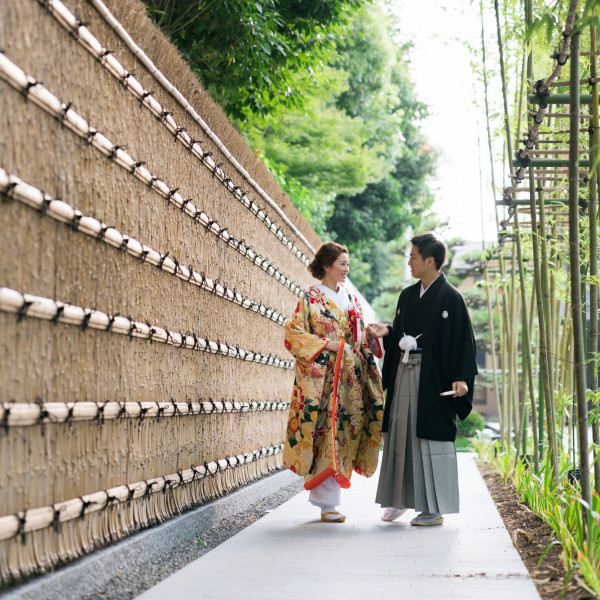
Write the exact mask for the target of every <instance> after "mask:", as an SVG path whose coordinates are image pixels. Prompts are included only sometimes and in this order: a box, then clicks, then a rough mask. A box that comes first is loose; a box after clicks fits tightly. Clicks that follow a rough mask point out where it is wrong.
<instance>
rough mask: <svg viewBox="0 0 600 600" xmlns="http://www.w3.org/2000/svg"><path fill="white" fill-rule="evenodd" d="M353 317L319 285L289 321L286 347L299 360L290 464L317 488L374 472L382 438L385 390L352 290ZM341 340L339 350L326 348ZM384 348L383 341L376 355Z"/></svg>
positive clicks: (285, 457)
mask: <svg viewBox="0 0 600 600" xmlns="http://www.w3.org/2000/svg"><path fill="white" fill-rule="evenodd" d="M349 300H350V302H351V304H352V308H351V309H350V310H348V316H346V314H345V313H344V312H343V311H342V310H340V309H339V308H338V307H337V306H336V304H335V303H334V302H333V301H332V300H330V299H329V298H328V297H327V296H326V295H325V294H323V292H321V291H320V290H319V289H317V288H316V287H311V288H310V290H309V291H308V292H307V293H306V294H305V295H304V297H303V298H302V299H301V300H300V302H299V303H298V306H297V307H296V311H295V313H294V314H293V316H292V317H291V319H290V320H289V321H288V322H287V324H286V327H285V347H286V348H287V349H288V350H289V351H290V352H291V353H292V354H293V356H294V358H295V359H296V380H295V382H294V390H293V393H292V400H291V406H290V413H289V420H288V426H287V435H286V440H285V448H284V451H283V463H284V465H285V466H286V467H287V468H289V469H291V470H292V471H294V472H295V473H298V474H299V475H303V476H304V481H305V483H304V487H305V488H306V489H307V490H311V489H313V488H315V487H316V486H318V485H320V484H321V483H323V482H324V481H325V480H326V479H328V478H329V477H332V476H333V477H334V478H335V479H336V480H337V481H338V483H339V484H340V486H341V487H343V488H348V487H350V477H351V476H352V471H353V470H354V471H356V472H357V473H359V474H361V475H364V476H366V477H370V476H371V475H373V473H374V472H375V469H376V467H377V460H378V457H379V447H380V443H381V423H382V419H383V389H382V385H381V376H380V374H379V369H378V368H377V366H376V364H375V360H374V359H373V352H372V350H371V348H370V347H369V345H368V344H366V343H361V341H360V339H358V341H356V339H357V338H359V337H360V320H361V319H362V313H361V310H360V305H359V303H358V301H357V299H356V298H352V297H351V296H350V295H349ZM338 340H340V341H341V343H340V349H339V351H338V352H337V353H336V352H329V351H327V350H325V349H324V348H325V346H326V345H327V343H328V342H329V341H338ZM380 356H381V347H380V346H379V345H378V341H377V357H378V358H379V357H380Z"/></svg>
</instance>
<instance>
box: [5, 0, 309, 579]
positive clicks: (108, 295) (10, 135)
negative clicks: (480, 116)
mask: <svg viewBox="0 0 600 600" xmlns="http://www.w3.org/2000/svg"><path fill="white" fill-rule="evenodd" d="M58 6H59V3H58V2H53V1H52V0H47V1H46V2H38V1H37V0H4V1H3V2H2V3H0V49H2V50H3V51H4V52H3V54H1V55H0V59H1V60H0V65H1V67H2V68H1V69H0V72H1V73H0V190H1V191H2V194H3V195H2V201H1V203H0V230H1V232H2V233H1V238H0V239H1V244H0V250H1V252H2V259H1V260H0V402H1V403H2V405H1V406H0V426H1V430H0V449H1V456H2V461H1V463H0V578H1V581H2V583H5V584H6V583H9V582H11V581H15V580H20V579H23V578H26V577H28V576H29V575H31V574H33V573H39V572H44V571H45V570H47V569H49V568H52V567H54V566H55V565H58V564H61V563H63V562H67V561H69V560H72V559H73V558H75V557H77V556H80V555H81V554H83V553H85V552H89V551H91V550H92V549H94V548H96V547H100V546H102V545H104V544H106V543H107V542H109V541H111V540H115V539H118V538H119V537H123V536H124V535H127V534H129V533H131V532H133V531H136V530H137V529H139V528H142V527H145V526H148V525H149V524H152V523H155V522H158V521H161V520H164V519H168V518H170V517H171V516H173V515H175V514H177V513H178V512H179V511H181V510H183V509H185V508H188V507H190V506H193V505H196V504H199V503H201V502H203V501H205V500H207V499H211V498H215V497H217V496H219V495H220V494H223V493H226V492H227V491H229V490H231V489H233V488H234V487H236V486H239V485H243V484H244V483H246V482H248V481H251V480H252V479H254V478H257V477H261V476H263V475H265V474H267V473H268V472H270V471H272V470H273V469H276V468H278V467H279V465H280V454H278V452H279V449H280V448H279V446H278V445H279V444H280V443H281V442H282V439H283V430H284V427H285V422H286V415H287V402H288V400H289V393H290V390H291V386H292V381H293V377H294V375H293V370H292V369H291V368H290V367H291V366H292V365H291V361H289V359H290V356H289V355H288V354H286V352H285V350H284V348H283V344H282V336H283V327H282V322H283V319H284V317H286V316H287V315H288V314H289V313H290V312H291V311H292V310H293V308H294V306H295V303H296V302H297V300H298V293H299V289H306V288H307V287H308V285H309V284H310V283H311V280H310V278H309V275H308V273H307V270H306V266H305V261H303V260H301V258H299V256H298V255H299V254H303V255H305V256H308V257H310V256H311V255H312V252H311V251H310V247H309V245H307V244H306V243H304V242H303V241H302V239H301V237H302V236H299V235H298V234H297V232H295V231H294V229H293V227H292V228H291V227H288V226H287V225H286V224H285V223H284V222H283V221H282V219H281V218H279V217H278V216H277V215H276V214H275V213H274V211H273V210H272V209H270V208H269V207H266V212H267V213H268V214H269V216H270V217H271V218H272V219H273V221H274V222H275V224H276V225H277V227H278V228H279V227H280V229H276V228H275V226H274V227H273V228H272V229H273V230H275V231H277V233H278V235H275V234H274V233H273V230H269V229H268V228H267V226H266V225H265V224H264V223H263V222H262V221H261V220H260V219H259V218H257V217H256V216H255V215H254V214H253V213H252V211H251V210H249V209H248V208H247V207H245V206H244V204H243V203H242V202H241V201H240V200H239V196H240V194H241V190H243V191H247V192H248V195H247V196H246V198H251V199H254V200H255V201H256V203H257V204H258V205H260V206H265V202H264V201H263V200H262V199H261V198H260V196H259V195H258V194H257V193H256V191H255V190H253V189H252V188H251V187H250V186H249V185H248V183H247V182H245V181H244V179H243V177H242V176H241V175H240V173H239V172H238V171H237V170H236V169H235V168H234V167H233V166H232V165H231V164H230V162H229V161H228V159H227V158H226V157H225V156H224V155H223V154H222V152H221V151H220V150H219V148H217V147H216V146H215V144H214V143H213V142H211V141H210V140H208V138H207V136H206V133H205V132H204V131H202V130H201V128H200V126H199V125H198V124H197V123H196V122H195V121H194V120H193V119H192V118H191V117H190V116H189V115H188V114H187V113H186V112H185V111H184V110H183V108H182V107H181V106H180V105H179V104H178V103H177V102H175V101H174V99H173V98H172V97H171V96H170V95H169V93H167V92H166V91H165V90H164V89H163V88H162V87H161V86H160V85H159V84H158V83H157V81H156V80H155V79H154V78H153V77H152V75H151V74H150V72H149V71H148V69H147V68H146V67H145V66H144V65H142V64H141V63H140V61H139V60H138V59H137V58H136V57H135V56H134V55H133V54H132V52H131V51H130V50H128V49H127V47H126V46H125V45H124V43H123V42H122V41H121V39H120V38H119V37H118V36H117V35H116V34H115V32H114V31H113V29H112V28H111V27H109V26H108V25H107V23H106V22H105V20H104V19H103V18H102V17H101V16H100V14H99V13H98V12H97V11H96V9H95V8H94V7H93V5H92V3H91V2H87V1H85V0H65V2H64V6H65V7H66V9H67V10H68V11H70V13H72V14H73V15H77V16H78V18H79V19H80V23H79V24H81V22H83V23H85V24H86V28H87V29H85V31H89V33H90V34H91V35H92V36H94V38H95V39H96V40H97V41H98V42H99V44H101V46H102V47H104V48H105V49H109V50H111V51H112V54H111V55H110V56H112V57H114V58H115V59H116V60H117V61H118V62H119V63H120V64H121V65H122V66H123V67H124V68H125V69H126V70H127V72H129V73H131V74H132V75H130V76H128V77H124V78H121V80H119V78H118V77H116V76H115V74H114V72H111V71H110V70H109V69H108V68H107V64H108V62H109V61H108V56H109V55H108V54H107V53H103V54H102V55H101V56H100V57H98V56H94V52H93V49H92V48H90V47H89V46H86V45H85V44H84V43H83V42H82V40H83V37H84V36H83V32H84V28H80V27H79V25H77V26H76V27H70V26H69V24H68V22H65V21H64V20H63V21H61V20H60V19H59V18H57V12H56V9H57V7H58ZM60 6H63V5H60ZM107 6H108V8H109V9H110V10H111V11H112V12H113V14H114V16H115V17H116V18H117V19H118V21H120V23H121V24H122V25H123V26H124V28H125V29H126V30H127V31H128V32H129V33H130V34H131V36H132V38H133V40H134V41H135V42H136V43H137V44H139V46H140V47H141V48H142V49H143V50H144V51H145V52H146V53H147V54H148V56H149V57H150V58H151V59H152V60H153V61H154V63H155V64H156V66H157V67H158V69H160V71H162V73H164V74H165V76H166V77H167V78H168V79H169V80H170V81H171V82H172V83H173V84H174V85H175V86H176V87H177V88H178V89H179V90H180V91H181V92H182V94H183V95H184V96H185V97H186V98H187V99H189V100H190V102H191V104H192V105H193V107H194V108H195V110H196V111H197V112H198V113H199V114H200V115H201V116H202V118H203V119H204V120H205V121H206V122H207V123H208V125H209V126H210V128H211V129H212V130H213V131H214V132H215V134H216V135H217V136H218V137H219V138H220V140H221V141H222V142H223V143H224V144H225V146H226V147H227V148H228V149H229V150H230V151H231V153H232V154H233V155H234V156H235V157H236V159H237V160H238V161H239V162H240V163H241V164H242V165H243V166H244V168H245V169H246V170H247V171H248V172H249V173H250V175H251V177H252V178H253V179H254V180H255V181H256V182H257V183H258V184H259V185H260V186H261V187H262V188H263V190H264V191H265V192H266V194H268V195H269V196H270V197H271V198H273V199H274V200H275V201H276V202H277V203H278V204H279V205H280V206H281V207H282V208H283V209H284V210H285V213H286V214H287V217H288V218H289V219H290V221H291V222H292V223H293V225H294V226H295V227H297V228H298V229H299V230H300V231H301V233H302V235H304V236H306V237H307V238H308V240H309V242H310V245H313V246H317V245H318V244H319V240H318V238H317V236H316V235H315V233H314V231H312V230H311V229H310V227H309V226H308V225H307V223H306V222H305V221H304V220H303V219H302V217H301V216H300V215H299V214H298V213H297V211H295V210H294V208H293V207H292V206H291V205H290V204H289V201H288V200H287V199H286V197H285V196H284V195H283V193H282V191H281V190H280V189H279V188H278V186H277V185H276V184H275V183H274V181H273V180H272V179H271V177H270V176H269V174H268V172H267V171H266V170H265V168H264V167H263V166H262V165H261V163H260V162H259V161H258V160H257V159H256V157H255V156H254V155H253V154H252V151H251V150H250V149H249V148H248V147H247V146H246V144H245V143H244V141H243V139H242V138H241V136H240V135H239V134H238V132H236V130H235V129H234V128H233V127H232V126H231V124H230V123H229V122H228V121H227V119H226V118H225V117H224V115H223V113H222V112H221V110H220V109H219V108H218V106H216V105H215V104H214V103H213V102H212V101H211V100H210V98H209V97H208V95H207V94H206V92H205V91H204V90H202V88H201V86H200V85H199V83H198V81H197V80H196V78H195V77H194V76H193V75H192V73H191V72H190V70H189V68H188V67H187V65H186V64H185V63H184V62H183V61H182V60H181V59H180V58H179V56H178V55H177V52H176V50H175V49H174V48H173V47H172V46H171V45H170V43H169V42H168V41H167V40H165V39H164V37H163V36H162V35H161V33H160V32H159V31H157V30H156V29H155V28H154V27H153V25H152V23H151V22H150V21H149V19H148V18H147V17H146V15H145V12H144V9H143V6H142V5H141V3H139V2H138V1H137V0H118V1H117V0H110V1H109V2H107ZM86 39H87V38H86ZM109 66H110V65H109ZM23 74H25V75H27V76H30V77H31V78H33V79H29V83H27V80H26V79H23ZM134 77H135V79H136V80H137V81H138V82H139V84H141V86H143V89H145V90H146V92H150V91H151V92H152V94H151V95H148V94H146V93H144V95H143V97H142V98H141V99H140V98H136V96H135V94H134V91H132V90H133V87H135V86H132V85H131V82H132V81H133V78H134ZM36 82H41V83H42V84H43V87H42V85H40V84H39V83H36ZM46 90H47V91H46ZM151 100H152V101H154V102H157V103H159V104H160V105H161V106H162V107H163V111H168V112H169V113H172V115H168V114H166V112H164V113H163V114H162V119H160V118H157V116H156V115H155V114H153V112H152V110H151V106H150V105H151ZM56 102H58V104H56ZM61 103H62V106H61ZM79 118H81V119H84V120H85V122H82V121H80V120H79ZM173 121H174V122H176V124H177V127H179V128H184V129H178V130H176V131H175V135H174V134H173V131H172V130H170V129H169V124H170V123H172V122H173ZM77 123H79V125H80V128H79V130H78V128H77V127H78V126H77ZM82 123H83V125H82ZM171 129H172V128H171ZM95 130H96V131H98V132H102V134H103V135H104V136H105V138H106V140H109V141H110V144H112V150H111V149H110V148H111V146H109V151H106V148H105V149H104V150H105V151H103V145H102V144H103V143H104V144H105V146H106V143H105V142H103V141H102V140H104V138H102V137H101V135H100V134H94V133H93V131H95ZM186 136H187V137H186ZM189 138H191V139H192V140H202V141H201V142H198V143H197V144H196V145H194V144H191V148H190V143H189ZM186 140H187V141H186ZM117 146H118V147H119V148H120V149H119V148H117ZM207 153H212V156H208V154H207ZM203 157H204V158H203ZM127 161H130V162H129V163H128V162H127ZM131 161H133V166H132V165H131ZM142 163H143V164H142ZM221 163H222V165H221V167H220V168H216V170H217V173H216V174H215V173H214V171H215V164H217V165H218V164H221ZM148 173H149V175H148ZM223 173H224V174H225V175H226V176H227V177H228V178H230V179H231V182H229V181H228V180H225V181H224V182H223V181H222V179H223V176H222V174H223ZM15 177H18V178H20V180H22V181H23V182H25V183H26V184H29V185H30V186H33V187H32V188H27V187H26V186H24V185H22V184H21V183H19V181H18V180H17V179H15ZM144 177H146V180H144ZM148 177H150V184H148ZM155 178H156V179H155ZM160 182H164V183H160ZM234 185H235V186H240V187H241V190H237V189H235V188H234V189H233V191H232V188H233V186H234ZM176 189H178V191H177V192H175V191H174V190H176ZM161 190H162V191H161ZM165 190H167V192H165ZM42 192H43V193H42ZM44 194H45V195H44ZM56 199H61V200H62V203H61V202H58V201H57V200H56ZM183 199H190V202H188V203H183ZM182 204H183V206H182ZM191 206H194V207H195V208H194V209H193V210H191V209H190V207H191ZM199 210H201V211H204V213H203V214H201V213H199V212H198V211H199ZM74 211H80V212H79V213H77V212H74ZM81 214H83V215H85V216H86V217H87V216H89V217H93V219H96V220H93V219H87V218H86V217H83V218H82V217H81ZM259 216H261V215H259ZM103 224H104V225H103ZM107 226H109V227H110V228H107ZM223 228H225V231H224V230H223ZM126 236H129V237H130V238H134V240H133V239H132V240H129V239H128V238H127V237H126ZM284 236H285V239H287V240H289V242H290V245H292V244H293V245H294V247H295V248H296V250H297V251H296V252H292V251H291V250H289V249H288V247H287V246H285V245H284V244H283V243H282V241H281V239H280V238H281V237H284ZM242 239H243V240H245V241H244V242H243V243H242V244H240V240H242ZM138 242H139V244H144V245H145V246H146V248H145V249H143V248H142V247H140V246H139V244H138ZM249 246H251V247H252V249H249V248H248V247H249ZM150 249H152V251H150ZM153 251H155V252H153ZM167 253H168V257H166V258H165V254H167ZM255 253H257V254H258V255H259V258H256V254H255ZM260 257H262V258H260ZM264 257H269V259H268V261H266V262H265V261H264ZM172 258H174V259H176V260H175V262H173V261H172V260H171V259H172ZM256 263H260V264H261V265H262V268H261V266H259V265H258V264H256ZM271 265H272V266H271ZM157 267H158V268H157ZM217 280H218V281H219V282H220V284H221V285H219V284H218V283H217ZM291 281H293V282H295V283H294V284H292V283H290V282H291ZM224 284H226V285H224ZM234 288H235V294H234V293H233V292H232V291H231V290H233V289H234ZM11 290H12V291H11ZM28 294H29V295H33V296H37V297H40V298H41V299H46V300H41V299H39V298H34V297H30V296H28ZM61 303H67V304H69V305H73V306H66V307H65V306H64V305H63V304H61ZM240 304H242V306H241V305H240ZM77 307H79V308H77ZM267 307H268V308H270V310H266V308H267ZM92 309H94V311H92ZM257 311H258V312H257ZM261 312H262V313H264V314H261ZM116 315H120V317H116ZM186 334H187V335H186ZM217 342H220V343H221V346H218V345H217ZM224 344H227V346H225V345H224ZM286 361H288V362H286ZM223 400H225V401H227V403H223V402H222V401H223ZM232 402H234V403H235V404H231V403H232ZM71 403H74V404H71ZM104 403H107V404H104ZM115 403H120V404H115ZM125 403H128V404H125ZM140 403H141V404H140ZM240 403H242V404H240ZM244 403H245V404H244ZM229 457H234V458H229ZM218 459H223V460H221V461H220V462H217V461H218Z"/></svg>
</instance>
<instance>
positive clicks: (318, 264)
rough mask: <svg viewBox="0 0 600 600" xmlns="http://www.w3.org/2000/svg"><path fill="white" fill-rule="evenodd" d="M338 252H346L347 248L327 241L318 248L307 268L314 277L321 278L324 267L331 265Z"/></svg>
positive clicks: (323, 275)
mask: <svg viewBox="0 0 600 600" xmlns="http://www.w3.org/2000/svg"><path fill="white" fill-rule="evenodd" d="M340 254H348V248H346V246H342V245H341V244H337V243H336V242H327V243H326V244H323V245H322V246H321V247H320V248H319V250H318V251H317V253H316V254H315V257H314V258H313V260H312V262H311V263H310V264H309V265H308V270H309V271H310V272H311V274H312V276H313V277H315V278H316V279H323V277H325V267H328V266H330V265H332V264H333V263H334V262H335V261H336V260H337V259H338V256H339V255H340Z"/></svg>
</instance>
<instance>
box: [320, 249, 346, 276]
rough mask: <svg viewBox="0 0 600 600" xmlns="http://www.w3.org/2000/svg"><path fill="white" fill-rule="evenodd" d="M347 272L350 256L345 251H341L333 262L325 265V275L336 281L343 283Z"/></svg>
mask: <svg viewBox="0 0 600 600" xmlns="http://www.w3.org/2000/svg"><path fill="white" fill-rule="evenodd" d="M349 272H350V257H349V256H348V255H347V254H346V253H345V252H342V253H341V254H340V255H339V256H338V257H337V259H336V261H335V262H334V263H333V264H331V265H329V266H328V267H325V274H326V277H327V278H328V279H330V280H333V281H335V282H336V283H344V282H345V281H346V277H348V273H349Z"/></svg>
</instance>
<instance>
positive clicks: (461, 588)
mask: <svg viewBox="0 0 600 600" xmlns="http://www.w3.org/2000/svg"><path fill="white" fill-rule="evenodd" d="M458 466H459V480H460V494H461V513H460V514H459V515H447V516H446V517H445V523H444V525H443V526H442V527H411V526H410V525H409V521H410V519H411V518H412V517H413V516H414V513H413V512H412V511H409V512H407V513H406V514H405V515H404V516H403V517H401V519H400V520H399V521H396V522H393V523H384V522H383V521H381V520H380V514H381V511H380V510H379V506H378V505H375V504H374V497H375V489H376V486H377V475H376V476H374V477H372V478H371V479H365V478H363V477H359V476H356V475H355V476H354V477H353V478H352V488H351V489H350V490H344V491H343V492H342V494H343V496H342V499H343V502H344V504H343V510H344V512H345V513H346V514H347V515H348V518H347V520H346V522H345V523H343V524H338V523H335V524H334V523H332V524H330V523H321V522H320V521H318V520H317V517H318V509H315V508H314V507H312V506H310V505H309V504H308V502H307V495H308V494H307V492H304V493H301V494H299V495H298V496H296V497H294V498H292V499H291V500H289V501H288V502H286V503H285V504H283V505H282V506H280V507H279V508H277V509H276V510H274V511H273V512H272V513H270V514H268V515H266V516H265V517H263V518H262V519H260V520H259V521H257V522H256V523H254V524H253V525H251V526H250V527H248V528H246V529H245V530H243V531H242V532H240V533H238V534H237V535H235V536H234V537H232V538H231V539H229V540H228V541H227V542H225V543H223V544H221V545H220V546H218V547H217V548H215V549H214V550H212V551H211V552H209V553H207V554H206V555H204V556H203V557H202V558H200V559H198V560H196V561H195V562H193V563H191V564H189V565H188V566H187V567H184V568H183V569H181V570H180V571H178V572H177V573H175V574H173V575H172V576H171V577H169V578H168V579H166V580H164V581H163V582H161V583H160V584H159V585H157V586H156V587H154V588H152V589H150V590H148V591H147V592H146V593H145V594H142V595H141V596H139V600H165V599H168V600H171V599H176V600H192V599H194V600H195V599H200V598H203V599H204V598H207V599H211V600H212V599H232V600H246V599H248V600H250V599H256V600H284V599H285V600H294V599H302V600H305V599H310V600H320V599H326V600H337V599H339V598H343V599H344V600H354V599H357V600H358V599H360V600H364V599H368V600H376V599H388V598H389V599H392V598H393V599H394V600H426V599H429V598H431V599H434V598H435V600H440V599H445V598H460V599H477V600H496V599H498V600H500V599H501V600H506V599H511V600H517V599H518V600H530V599H532V600H533V599H537V600H539V595H538V593H537V591H536V589H535V586H534V584H533V582H532V581H531V579H530V578H529V575H528V573H527V569H526V568H525V566H524V565H523V563H522V562H521V559H520V557H519V555H518V553H517V551H516V549H515V548H514V546H513V544H512V542H511V540H510V536H509V534H508V532H507V531H506V529H505V528H504V525H503V523H502V519H501V518H500V515H499V514H498V511H497V510H496V506H495V504H494V502H493V500H492V499H491V497H490V494H489V492H488V490H487V488H486V486H485V483H484V482H483V479H482V478H481V475H480V474H479V471H478V469H477V466H476V465H475V462H474V459H473V457H472V456H471V455H469V454H464V453H461V454H459V462H458Z"/></svg>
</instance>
